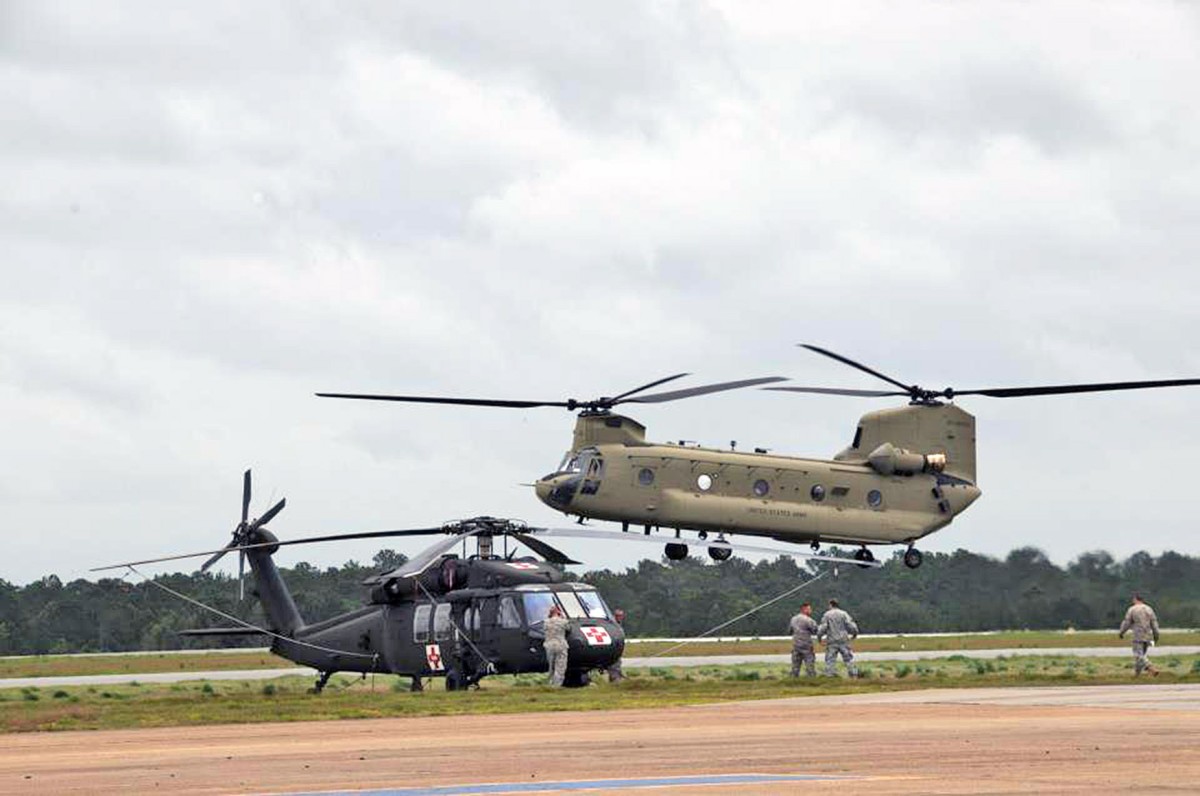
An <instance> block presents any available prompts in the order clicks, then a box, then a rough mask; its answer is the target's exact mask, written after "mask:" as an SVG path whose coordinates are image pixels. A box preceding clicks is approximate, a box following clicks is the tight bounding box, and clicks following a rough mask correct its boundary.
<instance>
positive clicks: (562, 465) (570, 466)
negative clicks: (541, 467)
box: [555, 451, 580, 475]
mask: <svg viewBox="0 0 1200 796" xmlns="http://www.w3.org/2000/svg"><path fill="white" fill-rule="evenodd" d="M579 469H580V464H579V457H578V456H576V455H575V452H574V451H567V452H566V453H564V454H563V457H562V461H561V462H559V463H558V470H557V471H556V472H555V474H556V475H562V474H563V473H578V472H579Z"/></svg>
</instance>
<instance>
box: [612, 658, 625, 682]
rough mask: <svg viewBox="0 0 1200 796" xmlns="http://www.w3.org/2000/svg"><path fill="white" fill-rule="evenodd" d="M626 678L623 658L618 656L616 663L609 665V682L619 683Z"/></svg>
mask: <svg viewBox="0 0 1200 796" xmlns="http://www.w3.org/2000/svg"><path fill="white" fill-rule="evenodd" d="M624 679H625V673H624V672H622V671H621V659H620V658H618V659H617V662H616V663H614V664H613V665H612V666H609V667H608V682H610V683H619V682H621V681H622V680H624Z"/></svg>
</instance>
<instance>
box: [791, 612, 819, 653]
mask: <svg viewBox="0 0 1200 796" xmlns="http://www.w3.org/2000/svg"><path fill="white" fill-rule="evenodd" d="M789 627H790V628H791V630H792V646H793V647H811V646H812V645H813V636H815V635H817V622H816V620H815V619H813V618H812V617H811V616H807V615H805V614H796V615H795V616H793V617H792V621H791V624H790V625H789Z"/></svg>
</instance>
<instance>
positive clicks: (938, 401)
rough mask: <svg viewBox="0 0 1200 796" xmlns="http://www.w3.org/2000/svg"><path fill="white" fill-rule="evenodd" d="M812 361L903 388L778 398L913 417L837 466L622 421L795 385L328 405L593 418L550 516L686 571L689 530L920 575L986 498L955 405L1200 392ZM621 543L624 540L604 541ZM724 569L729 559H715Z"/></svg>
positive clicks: (577, 441) (541, 486)
mask: <svg viewBox="0 0 1200 796" xmlns="http://www.w3.org/2000/svg"><path fill="white" fill-rule="evenodd" d="M802 345H803V347H804V348H807V349H809V350H810V351H814V352H816V353H818V354H822V355H824V356H827V357H830V358H832V359H835V360H837V361H838V362H841V363H843V364H845V365H849V366H850V367H853V368H856V369H858V370H860V371H863V372H865V373H869V374H870V375H872V376H875V377H877V378H879V379H882V380H884V381H885V382H887V383H889V384H891V385H893V386H894V387H896V388H898V389H895V390H856V389H840V388H830V387H791V386H769V387H762V389H766V390H780V391H788V392H798V393H817V394H823V395H847V396H856V397H888V396H896V397H907V398H908V399H909V403H908V405H907V406H903V407H898V408H892V409H882V410H879V411H874V412H868V413H867V414H865V415H863V416H862V418H860V419H859V421H858V426H857V428H856V430H855V432H854V438H853V441H852V442H851V444H850V445H849V447H847V448H846V449H844V450H842V451H841V452H840V453H838V454H836V455H835V456H834V457H833V458H832V459H810V458H803V457H797V456H784V455H779V454H774V453H768V452H766V451H765V450H762V449H756V450H755V451H753V452H749V451H741V450H734V449H732V447H731V448H730V449H728V450H725V449H715V448H703V447H691V446H685V445H682V444H680V445H673V444H669V443H667V444H662V443H654V442H648V441H647V440H646V435H645V434H646V428H645V426H643V425H642V424H641V423H638V422H637V421H636V420H633V419H632V418H629V417H626V416H624V415H620V414H616V413H614V412H613V411H612V410H613V408H614V407H616V406H617V405H618V404H623V403H658V402H662V401H672V400H676V399H679V398H686V397H690V396H692V395H702V394H706V393H710V392H718V391H722V390H727V389H736V388H738V387H747V386H756V385H763V384H767V383H771V382H779V381H786V379H781V378H777V377H772V378H764V379H750V380H746V381H741V382H726V383H723V384H716V385H709V386H706V387H698V388H693V389H691V390H678V391H674V392H665V393H655V394H651V395H638V393H641V392H642V391H643V390H646V389H649V388H650V387H655V386H658V385H660V384H664V383H666V382H668V381H672V380H674V379H677V378H680V377H682V376H685V375H687V374H679V375H676V376H670V377H667V378H665V379H660V380H659V381H656V382H652V383H651V384H647V385H645V386H643V387H639V388H637V389H635V390H630V391H629V392H626V393H622V394H621V395H618V396H615V397H613V398H598V399H595V400H592V401H577V400H569V401H511V400H492V399H477V398H447V397H427V396H411V395H361V394H346V393H317V394H318V395H319V396H322V397H329V398H353V399H366V400H377V401H402V402H417V403H439V404H458V405H468V406H496V407H505V408H518V409H524V408H530V407H539V406H559V407H565V408H567V409H568V410H576V409H579V410H581V411H580V413H579V416H578V418H577V419H576V422H575V437H574V440H573V442H572V445H571V449H570V450H569V451H568V452H567V453H566V455H565V456H564V457H563V459H562V463H561V464H560V465H559V467H558V468H557V469H556V470H555V471H554V472H552V473H550V474H548V475H545V476H543V477H542V478H540V479H538V481H537V483H536V485H535V486H536V490H537V496H538V498H539V499H541V500H542V502H544V503H545V504H546V505H548V506H550V507H552V508H554V509H557V510H559V511H562V512H564V513H565V514H568V515H573V516H576V517H578V518H579V520H580V521H581V522H582V521H584V520H586V519H600V520H612V521H616V522H620V523H621V524H622V530H624V531H628V530H629V528H630V526H631V525H635V526H641V527H642V529H643V531H644V533H645V534H646V535H649V534H650V533H651V531H652V530H658V529H670V530H673V531H674V538H673V539H672V540H671V541H670V542H668V543H667V545H666V556H667V557H668V558H669V559H672V560H679V559H682V558H685V557H686V556H687V554H688V546H687V544H686V540H685V539H684V538H683V536H682V533H681V532H682V531H685V530H692V531H698V532H699V536H700V538H701V539H706V538H708V535H709V534H712V533H716V534H718V536H717V539H718V541H722V540H724V534H726V533H734V534H749V535H754V536H767V537H771V538H773V539H777V540H780V541H785V542H800V543H803V542H807V543H809V544H810V545H811V546H812V549H813V550H814V551H816V550H818V549H819V548H820V545H821V543H823V542H832V543H843V544H844V543H849V544H854V545H860V546H861V547H860V548H859V549H858V550H857V551H855V554H854V556H855V558H856V559H857V560H858V561H860V562H862V563H864V564H870V563H873V562H874V561H875V557H874V554H873V553H872V552H871V550H870V549H869V548H868V545H881V544H883V545H892V544H903V545H906V546H907V549H906V550H905V553H904V563H905V565H906V566H908V567H909V568H912V569H915V568H917V567H919V566H920V565H921V561H922V558H923V556H922V554H921V551H920V550H918V549H917V548H916V547H915V546H914V544H915V543H916V541H917V540H918V539H921V538H922V537H924V536H927V535H928V534H931V533H933V532H934V531H937V530H939V529H941V528H944V527H945V526H947V525H949V524H950V522H951V521H952V520H953V519H954V518H955V517H956V516H958V515H959V514H961V513H962V512H963V511H965V510H966V509H967V508H968V507H969V506H970V505H971V504H972V503H974V502H975V500H977V499H978V498H979V496H980V494H981V492H980V490H979V487H978V486H977V484H976V478H975V418H974V416H972V415H971V414H969V413H968V412H966V411H964V410H963V409H961V408H959V407H958V406H955V405H954V404H953V403H949V402H950V401H952V400H953V399H954V398H956V397H958V396H963V395H983V396H989V397H993V398H1016V397H1023V396H1036V395H1062V394H1067V393H1085V392H1103V391H1109V390H1137V389H1148V388H1152V387H1181V386H1194V385H1200V379H1173V380H1166V381H1130V382H1106V383H1099V384H1066V385H1052V386H1036V387H1007V388H989V389H975V390H954V389H950V388H947V389H944V390H927V389H924V388H922V387H920V386H918V385H906V384H904V383H903V382H901V381H897V380H896V379H893V378H892V377H890V376H886V375H884V374H882V373H880V372H878V371H875V370H872V369H871V368H869V367H867V366H865V365H862V364H860V363H858V362H855V361H854V360H851V359H848V358H847V357H844V356H842V355H840V354H836V353H834V352H832V351H828V350H826V349H824V348H819V347H817V346H813V345H807V344H802ZM596 536H606V537H608V538H612V537H611V534H596ZM709 555H710V556H711V557H712V558H713V559H714V560H718V561H721V560H724V559H726V558H728V556H729V553H728V552H727V551H726V548H725V547H724V546H722V545H714V546H712V547H710V550H709Z"/></svg>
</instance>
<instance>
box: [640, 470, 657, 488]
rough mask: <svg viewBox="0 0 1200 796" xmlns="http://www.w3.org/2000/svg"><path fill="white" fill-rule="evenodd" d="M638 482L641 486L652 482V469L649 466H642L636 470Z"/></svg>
mask: <svg viewBox="0 0 1200 796" xmlns="http://www.w3.org/2000/svg"><path fill="white" fill-rule="evenodd" d="M638 483H639V484H641V485H642V486H650V485H651V484H653V483H654V471H653V470H651V469H650V468H649V467H643V468H642V469H640V470H638Z"/></svg>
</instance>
